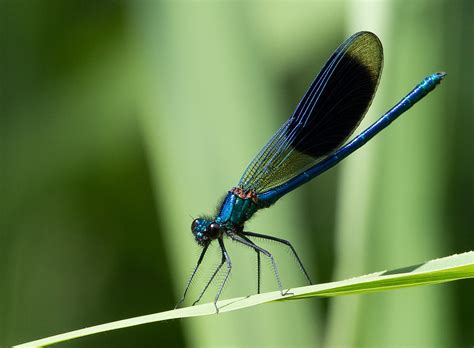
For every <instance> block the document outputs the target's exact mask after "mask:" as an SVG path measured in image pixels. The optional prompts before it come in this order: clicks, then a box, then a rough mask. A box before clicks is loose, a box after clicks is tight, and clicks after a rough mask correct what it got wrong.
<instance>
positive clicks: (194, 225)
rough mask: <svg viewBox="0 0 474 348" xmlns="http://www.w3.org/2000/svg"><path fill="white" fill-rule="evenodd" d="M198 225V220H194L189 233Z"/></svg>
mask: <svg viewBox="0 0 474 348" xmlns="http://www.w3.org/2000/svg"><path fill="white" fill-rule="evenodd" d="M198 224H199V219H194V220H193V223H192V224H191V231H194V229H195V228H196V226H197V225H198Z"/></svg>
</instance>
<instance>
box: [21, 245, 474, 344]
mask: <svg viewBox="0 0 474 348" xmlns="http://www.w3.org/2000/svg"><path fill="white" fill-rule="evenodd" d="M468 278H474V252H473V251H470V252H466V253H463V254H457V255H452V256H449V257H445V258H441V259H436V260H431V261H428V262H426V263H423V264H420V265H415V266H411V267H405V268H401V269H396V270H392V271H382V272H377V273H373V274H368V275H365V276H361V277H357V278H352V279H347V280H342V281H337V282H332V283H326V284H318V285H310V286H304V287H300V288H295V289H291V293H292V294H291V295H286V296H284V297H282V296H281V294H280V292H279V291H274V292H268V293H264V294H260V295H253V296H248V297H240V298H233V299H229V300H223V301H220V302H219V303H218V306H219V311H220V313H221V314H222V313H225V312H231V311H234V310H237V309H242V308H247V307H251V306H255V305H259V304H262V303H267V302H272V301H288V300H298V299H302V298H310V297H329V296H341V295H352V294H365V293H372V292H377V291H384V290H394V289H401V288H407V287H412V286H420V285H428V284H438V283H444V282H449V281H453V280H460V279H468ZM211 314H215V307H214V304H213V303H206V304H202V305H198V306H194V307H186V308H180V309H175V310H170V311H166V312H161V313H155V314H150V315H144V316H140V317H136V318H131V319H124V320H119V321H115V322H111V323H107V324H102V325H97V326H92V327H88V328H84V329H80V330H76V331H71V332H68V333H64V334H60V335H56V336H51V337H48V338H43V339H40V340H37V341H33V342H29V343H24V344H20V345H17V346H15V347H43V346H47V345H51V344H55V343H59V342H64V341H68V340H72V339H75V338H79V337H84V336H88V335H93V334H97V333H100V332H105V331H111V330H117V329H122V328H126V327H131V326H135V325H142V324H147V323H153V322H157V321H162V320H170V319H177V318H189V317H197V316H204V315H211Z"/></svg>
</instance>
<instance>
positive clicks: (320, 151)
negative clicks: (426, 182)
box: [239, 32, 383, 193]
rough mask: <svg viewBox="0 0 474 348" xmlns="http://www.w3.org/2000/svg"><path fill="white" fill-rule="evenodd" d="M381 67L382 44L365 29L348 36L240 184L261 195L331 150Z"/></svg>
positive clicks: (366, 102) (358, 116)
mask: <svg viewBox="0 0 474 348" xmlns="http://www.w3.org/2000/svg"><path fill="white" fill-rule="evenodd" d="M382 65H383V50H382V44H381V43H380V40H379V39H378V38H377V36H376V35H375V34H373V33H370V32H359V33H356V34H354V35H352V36H351V37H350V38H348V39H347V40H346V41H345V42H344V43H343V44H342V45H341V46H339V48H338V49H337V50H336V51H335V52H334V53H333V55H332V56H331V57H330V58H329V60H328V61H327V62H326V64H325V65H324V67H323V69H322V70H321V72H320V73H319V74H318V76H317V77H316V79H315V80H314V81H313V83H312V84H311V86H310V87H309V89H308V91H307V92H306V94H305V95H304V96H303V98H302V99H301V101H300V103H299V104H298V106H297V108H296V110H295V112H294V113H293V115H292V116H291V117H290V118H289V119H288V120H287V121H286V122H285V123H284V124H283V126H281V128H280V129H279V130H278V131H277V132H276V133H275V134H274V135H273V137H272V138H271V139H270V141H269V142H268V143H267V144H266V145H265V146H264V147H263V149H262V150H261V151H260V152H259V153H258V155H257V156H256V157H255V158H254V159H253V160H252V162H250V164H249V165H248V167H247V169H246V170H245V172H244V174H243V176H242V178H241V179H240V182H239V187H241V188H242V189H244V190H253V191H255V192H256V193H262V192H265V191H268V190H269V189H272V188H274V187H276V186H279V185H281V184H282V183H284V182H286V181H288V180H290V179H291V178H293V177H295V176H296V175H298V174H300V173H302V172H303V171H304V170H306V169H307V168H309V167H311V166H313V165H314V164H316V163H317V162H318V161H320V160H321V159H323V158H324V157H326V156H327V155H329V154H331V153H332V152H334V151H335V150H336V149H337V148H339V147H340V146H341V145H343V144H344V142H345V141H346V140H347V139H348V138H349V136H350V135H351V134H352V132H353V131H354V130H355V129H356V128H357V126H358V125H359V123H360V121H361V120H362V118H363V117H364V115H365V113H366V111H367V109H368V108H369V106H370V103H371V102H372V99H373V96H374V94H375V91H376V89H377V85H378V82H379V79H380V74H381V72H382Z"/></svg>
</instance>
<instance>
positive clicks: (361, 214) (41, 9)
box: [0, 0, 474, 347]
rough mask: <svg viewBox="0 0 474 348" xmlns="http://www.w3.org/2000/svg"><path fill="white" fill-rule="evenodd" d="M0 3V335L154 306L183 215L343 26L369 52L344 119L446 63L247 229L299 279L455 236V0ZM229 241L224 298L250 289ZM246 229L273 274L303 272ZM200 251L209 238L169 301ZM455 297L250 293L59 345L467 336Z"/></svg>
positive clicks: (205, 208) (354, 269)
mask: <svg viewBox="0 0 474 348" xmlns="http://www.w3.org/2000/svg"><path fill="white" fill-rule="evenodd" d="M0 5H1V7H0V16H1V17H0V28H1V35H0V42H1V46H0V47H1V52H0V69H1V73H0V84H1V95H0V103H1V110H0V115H1V118H0V120H1V121H0V122H1V124H0V135H1V138H0V139H1V142H0V144H1V152H0V154H1V164H0V168H1V170H0V173H1V184H0V187H1V201H0V212H1V215H0V216H1V226H0V256H1V262H0V346H1V347H4V346H10V345H12V344H18V343H22V342H25V341H30V340H33V339H38V338H41V337H45V336H50V335H53V334H58V333H62V332H66V331H71V330H74V329H78V328H82V327H85V326H90V325H95V324H100V323H104V322H109V321H115V320H119V319H124V318H129V317H133V316H139V315H144V314H150V313H154V312H159V311H164V310H168V309H171V308H173V306H174V305H175V303H176V302H177V300H178V299H179V297H180V296H181V294H182V291H183V289H184V285H185V282H186V280H187V277H188V276H189V274H190V272H191V270H192V268H193V266H194V264H195V262H196V260H197V256H198V255H199V251H200V250H199V247H198V246H197V245H196V244H195V242H194V241H193V239H192V236H191V233H190V224H191V221H192V216H194V217H195V216H197V215H199V214H201V213H206V214H210V213H213V212H214V209H215V206H216V204H217V202H218V201H219V199H220V198H221V197H222V196H223V195H224V194H225V192H226V190H228V189H229V188H231V187H233V186H234V185H235V184H236V183H237V182H238V180H239V178H240V175H241V173H242V172H243V170H244V168H245V166H246V165H247V163H248V162H249V161H250V160H251V158H252V157H253V156H254V155H255V154H256V153H257V151H258V150H259V149H260V147H261V146H263V145H264V143H265V142H266V141H267V139H268V138H269V137H270V135H271V134H272V133H273V132H274V131H275V130H276V129H277V128H278V127H279V125H280V124H281V123H282V122H283V121H284V120H285V119H286V118H287V117H288V116H289V115H290V114H291V113H292V111H293V109H294V108H295V106H296V104H297V102H298V101H299V98H300V97H301V96H302V95H303V93H304V92H305V90H306V87H307V86H308V85H309V84H310V82H311V81H312V79H313V78H314V76H315V75H316V73H317V72H318V71H319V69H320V68H321V67H322V65H323V64H324V62H325V60H326V59H327V58H328V57H329V56H330V54H331V53H332V52H333V50H334V49H335V48H336V47H337V46H338V45H339V44H340V43H341V42H342V41H343V40H344V39H345V38H347V37H348V36H350V35H351V34H352V33H354V32H356V31H359V30H371V31H373V32H375V33H377V35H378V36H379V37H380V38H381V41H382V42H383V45H384V50H385V51H384V52H385V64H384V73H383V75H382V79H381V82H380V85H379V89H378V93H377V95H376V98H375V101H374V103H373V105H372V107H371V109H370V111H369V112H368V115H367V117H366V119H365V121H364V123H363V124H362V125H361V128H360V129H363V127H364V126H367V125H368V124H369V123H370V122H372V121H373V120H375V119H376V118H377V117H378V116H379V115H381V114H382V113H383V112H385V111H386V110H388V109H389V108H390V107H391V106H392V105H393V104H395V103H396V102H397V101H398V100H399V99H400V98H401V97H402V96H404V95H405V94H406V93H407V92H408V91H409V90H411V88H412V87H414V86H415V85H416V84H417V83H418V82H419V81H420V80H421V79H422V78H423V77H424V76H425V75H428V74H430V73H433V72H436V71H443V70H444V71H447V72H448V77H447V78H446V79H445V81H444V82H443V83H442V84H441V85H440V86H439V87H438V88H437V89H436V90H435V91H434V92H432V93H431V94H430V95H429V96H427V97H426V98H425V99H424V100H423V101H421V102H420V103H419V104H417V105H416V107H414V108H413V109H412V110H410V111H409V112H408V113H407V114H406V115H404V116H403V117H402V118H401V119H400V120H398V121H397V122H396V123H395V124H393V125H392V126H391V127H390V128H389V129H387V130H386V131H384V132H383V133H382V134H383V135H380V136H378V137H377V138H375V139H374V140H373V141H371V142H370V143H369V144H368V145H366V146H365V147H364V148H363V149H361V150H360V151H358V152H357V153H356V154H354V155H353V156H351V158H349V159H347V160H346V161H344V163H342V164H341V165H339V166H338V167H337V168H335V169H333V170H331V171H329V172H328V173H325V174H324V175H322V176H321V177H319V178H318V179H317V180H314V181H313V182H311V183H309V184H307V185H305V186H304V188H301V189H299V190H297V191H296V192H292V193H290V194H288V196H287V197H285V198H284V199H283V200H281V202H279V203H278V204H276V205H275V206H274V207H273V208H271V209H268V210H267V211H264V212H261V213H260V214H258V215H257V216H256V217H255V218H254V219H253V220H252V221H251V222H250V223H249V224H248V230H251V231H256V232H261V233H267V234H273V235H276V236H279V237H282V238H287V239H290V240H291V241H292V242H293V244H294V245H295V247H296V249H297V250H298V251H299V253H300V256H301V258H302V259H303V261H304V263H305V264H306V267H307V268H308V270H309V272H310V274H311V275H312V277H313V278H314V279H315V280H316V282H318V283H320V282H328V281H332V280H338V279H344V278H347V277H352V276H357V275H362V274H365V273H369V272H374V271H379V270H383V269H393V268H398V267H403V266H409V265H413V264H417V263H421V262H424V261H427V260H430V259H433V258H437V257H443V256H448V255H451V254H453V253H459V252H463V251H467V250H472V249H473V247H474V238H473V236H472V206H473V197H474V186H473V182H474V156H473V145H472V139H473V138H472V137H473V134H474V118H473V111H474V108H473V100H474V94H473V87H472V77H473V76H474V74H473V57H474V55H473V47H474V46H473V44H472V37H473V35H474V29H473V21H472V18H473V15H474V6H473V5H474V3H473V2H472V0H454V1H453V0H446V1H441V0H437V1H433V0H426V1H425V0H418V1H408V0H406V1H314V2H289V1H288V2H286V1H285V2H238V1H235V2H211V1H209V2H189V3H186V2H179V3H175V2H159V1H112V0H104V1H84V0H71V1H60V0H57V1H52V0H48V1H37V0H32V1H26V0H25V1H23V0H20V1H6V0H1V2H0ZM228 244H229V246H228V248H229V252H230V253H231V256H232V260H233V264H234V273H233V274H232V277H231V281H230V283H229V285H228V287H226V291H225V292H224V295H223V297H232V296H241V295H247V294H251V293H254V292H255V291H256V275H255V271H256V265H255V255H254V253H253V252H252V251H250V250H245V249H244V250H242V248H238V247H237V246H235V245H233V244H231V243H228ZM263 246H264V247H265V248H268V249H270V250H272V252H274V253H275V254H276V255H277V260H278V262H279V266H280V268H281V269H280V271H281V273H282V277H283V281H284V283H285V285H287V286H297V285H304V284H305V283H304V278H303V277H302V276H301V274H299V272H298V269H297V267H296V266H295V263H294V262H293V260H292V258H291V257H290V255H288V253H285V252H284V250H283V251H282V250H280V249H281V248H278V246H277V245H275V244H272V243H267V244H263ZM218 261H219V255H218V253H217V251H216V250H213V252H212V253H211V254H210V255H209V257H208V259H207V260H206V265H205V267H203V270H202V272H201V273H200V275H199V279H200V280H199V281H197V282H196V286H194V287H193V288H192V291H191V293H190V297H189V298H188V299H187V301H186V304H190V303H191V301H192V300H193V299H194V298H195V297H196V296H197V294H198V293H199V290H200V287H201V286H202V284H203V282H204V281H205V280H206V279H207V278H208V277H209V275H210V274H211V272H212V267H213V266H215V265H216V264H217V263H218ZM264 272H265V274H264V279H263V280H264V290H275V289H276V288H277V287H276V284H275V282H274V279H273V277H272V276H271V270H270V268H269V265H268V264H265V269H264ZM215 291H216V288H215V287H213V288H212V289H210V290H209V292H208V294H207V296H206V297H205V299H204V301H211V300H212V299H213V297H214V294H215ZM473 293H474V286H473V282H472V281H461V282H456V283H451V284H445V285H439V286H428V287H421V288H413V289H407V290H397V291H393V292H386V293H380V294H371V295H362V296H350V297H344V298H334V299H312V300H306V301H296V302H291V303H281V304H271V305H264V306H259V307H256V308H251V309H246V310H241V311H238V312H234V313H228V314H224V315H219V316H211V317H206V318H197V319H186V320H176V321H169V322H163V323H158V324H151V325H145V326H141V327H134V328H129V329H125V330H119V331H114V332H109V333H104V334H100V335H97V336H93V337H87V338H82V339H78V340H76V341H73V342H69V343H64V344H61V345H58V346H59V347H62V346H63V347H158V346H160V347H162V346H163V347H165V346H170V347H172V346H176V347H178V346H189V347H226V346H228V347H239V346H242V347H243V346H245V347H289V346H311V347H332V346H365V347H368V346H372V347H380V346H384V347H397V346H400V345H402V344H403V345H410V346H420V347H423V346H424V347H447V346H458V347H459V346H464V347H467V346H471V345H472V344H473V343H474V331H473V327H474V315H473V312H474V303H473Z"/></svg>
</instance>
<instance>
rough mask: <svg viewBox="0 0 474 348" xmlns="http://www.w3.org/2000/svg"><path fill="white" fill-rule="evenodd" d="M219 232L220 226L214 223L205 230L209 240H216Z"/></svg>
mask: <svg viewBox="0 0 474 348" xmlns="http://www.w3.org/2000/svg"><path fill="white" fill-rule="evenodd" d="M219 230H220V226H219V224H216V223H215V222H213V223H212V224H210V225H209V227H208V228H207V231H208V233H209V236H210V237H211V238H216V237H217V236H218V235H219Z"/></svg>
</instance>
